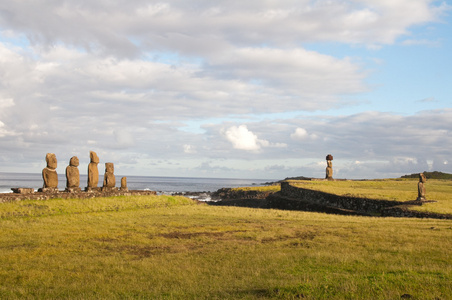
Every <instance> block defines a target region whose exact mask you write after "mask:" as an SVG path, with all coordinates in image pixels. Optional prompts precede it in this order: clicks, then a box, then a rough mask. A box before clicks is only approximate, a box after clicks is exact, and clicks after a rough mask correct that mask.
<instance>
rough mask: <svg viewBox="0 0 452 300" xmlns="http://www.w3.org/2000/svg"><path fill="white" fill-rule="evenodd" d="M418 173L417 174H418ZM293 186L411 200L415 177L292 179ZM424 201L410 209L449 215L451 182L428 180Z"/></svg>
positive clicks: (332, 192) (370, 196)
mask: <svg viewBox="0 0 452 300" xmlns="http://www.w3.org/2000/svg"><path fill="white" fill-rule="evenodd" d="M418 176H419V175H418ZM291 183H292V185H295V186H300V187H303V188H307V189H313V190H319V191H322V192H326V193H331V194H336V195H341V196H352V197H362V198H369V199H383V200H394V201H410V200H416V198H417V180H414V179H381V180H360V181H354V180H353V181H352V180H348V181H303V180H293V181H291ZM425 186H426V190H427V195H426V198H427V200H433V201H435V202H433V203H424V204H423V205H422V206H412V207H411V208H410V209H413V210H419V211H429V212H435V213H443V214H452V182H451V181H448V180H436V179H430V180H427V182H426V184H425Z"/></svg>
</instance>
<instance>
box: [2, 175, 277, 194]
mask: <svg viewBox="0 0 452 300" xmlns="http://www.w3.org/2000/svg"><path fill="white" fill-rule="evenodd" d="M115 177H116V186H117V187H119V186H121V177H123V176H120V175H115ZM125 177H127V187H128V188H129V189H130V190H151V191H157V192H158V193H159V194H172V193H182V192H215V191H216V190H218V189H220V188H229V187H242V186H252V185H263V184H265V183H266V182H268V181H272V180H268V179H236V178H198V177H158V176H125ZM87 181H88V179H87V175H83V174H81V175H80V187H81V188H82V190H83V189H84V188H85V187H86V183H87ZM275 181H276V180H275ZM102 182H103V175H100V176H99V186H102ZM42 185H43V180H42V175H41V174H34V173H2V172H0V193H11V192H12V191H11V188H16V187H24V188H34V189H35V190H38V188H40V187H42ZM65 188H66V176H65V175H64V174H58V189H59V190H64V189H65Z"/></svg>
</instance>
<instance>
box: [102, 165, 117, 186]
mask: <svg viewBox="0 0 452 300" xmlns="http://www.w3.org/2000/svg"><path fill="white" fill-rule="evenodd" d="M114 172H115V167H114V165H113V163H111V162H110V163H105V175H104V185H103V187H104V188H114V187H115V185H116V178H115V174H114Z"/></svg>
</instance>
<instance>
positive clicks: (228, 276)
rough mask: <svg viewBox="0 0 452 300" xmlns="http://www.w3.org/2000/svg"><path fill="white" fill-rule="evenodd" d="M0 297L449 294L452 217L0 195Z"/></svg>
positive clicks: (385, 296)
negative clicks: (11, 199) (0, 200)
mask: <svg viewBox="0 0 452 300" xmlns="http://www.w3.org/2000/svg"><path fill="white" fill-rule="evenodd" d="M0 216H1V219H0V228H1V234H0V253H1V255H0V266H1V267H0V298H1V299H24V298H25V299H27V298H33V299H35V298H37V299H135V298H139V299H262V298H274V299H298V298H301V297H304V298H306V299H400V298H401V296H402V295H411V296H412V297H413V298H412V299H451V296H450V295H452V286H451V284H450V282H451V281H452V257H451V254H450V253H451V251H450V249H451V248H452V221H450V220H433V219H396V218H367V217H351V216H336V215H326V214H318V213H308V212H295V211H278V210H258V209H249V208H238V207H219V206H208V205H204V204H197V203H196V202H193V201H191V200H189V199H187V198H183V197H169V196H141V197H117V198H100V199H85V200H80V199H78V200H77V199H76V200H61V199H54V200H47V201H22V202H15V203H4V204H0Z"/></svg>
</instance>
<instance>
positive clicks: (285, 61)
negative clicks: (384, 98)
mask: <svg viewBox="0 0 452 300" xmlns="http://www.w3.org/2000/svg"><path fill="white" fill-rule="evenodd" d="M449 9H450V7H449V6H448V5H447V4H444V3H439V2H435V1H430V0H420V1H408V0H397V1H377V0H364V1H308V0H302V1H292V0H281V1H277V2H275V1H267V2H262V1H259V0H250V1H245V2H240V3H238V2H233V1H232V2H231V1H224V0H221V1H214V2H213V1H179V0H178V1H171V2H168V1H162V2H159V3H149V1H144V0H139V1H132V2H124V1H110V2H108V3H106V2H105V3H101V2H96V1H84V2H80V1H78V2H77V1H60V2H58V1H57V2H55V1H45V0H38V1H32V2H29V1H28V2H21V1H3V2H1V3H0V28H1V31H0V142H1V145H2V147H1V148H2V149H1V153H0V159H1V160H2V162H3V164H2V170H6V171H8V170H24V171H33V172H36V171H37V172H40V170H41V169H42V164H43V157H44V156H45V153H47V152H55V153H57V157H58V159H59V160H61V161H65V162H66V161H68V160H69V158H70V157H71V156H73V155H78V156H80V159H81V164H85V163H87V162H86V160H87V155H86V154H87V153H89V150H95V151H97V152H98V154H99V156H100V157H101V160H104V159H105V160H107V159H108V160H110V161H115V162H117V163H118V166H121V162H123V163H122V166H123V167H127V168H128V169H127V170H130V172H131V173H133V171H134V170H135V171H136V172H137V173H140V174H146V175H149V173H152V172H154V173H153V174H152V175H158V174H155V172H157V171H158V172H165V168H170V167H168V166H172V167H174V168H173V169H168V170H170V171H171V172H174V173H175V174H179V172H185V171H184V170H187V171H186V172H190V170H191V172H192V173H191V175H196V174H197V172H198V171H199V169H195V167H193V165H194V163H193V162H192V161H196V165H202V163H203V162H204V160H207V161H215V163H212V166H217V165H218V166H220V163H219V161H221V162H222V164H223V165H226V166H227V167H228V168H229V169H223V170H221V171H223V172H224V174H226V173H227V174H233V175H234V176H237V174H239V175H240V174H243V175H244V174H245V173H244V172H245V171H244V168H243V167H242V165H243V161H245V160H250V154H252V157H253V159H252V160H253V161H258V162H259V163H258V164H259V166H252V167H249V168H247V170H256V171H247V172H248V173H246V174H250V175H249V176H251V174H253V176H254V175H256V174H257V175H259V174H263V173H265V168H266V167H268V168H267V171H268V172H270V170H271V172H273V174H277V172H280V174H283V173H284V172H289V173H291V174H293V175H297V174H296V173H297V172H298V170H299V171H300V172H307V173H309V172H314V174H315V172H317V171H316V170H317V169H316V168H318V166H311V165H309V166H306V167H297V166H295V167H294V166H293V165H296V164H298V161H296V162H294V160H298V159H301V160H303V159H311V160H315V161H317V160H318V157H319V156H321V157H322V159H323V157H324V156H325V155H326V154H327V153H330V152H332V153H333V154H334V155H335V162H336V157H338V161H340V160H341V159H343V160H351V161H356V160H359V161H361V162H362V164H360V165H367V166H368V165H369V164H367V163H368V162H369V161H371V160H372V161H378V162H380V163H378V164H376V165H375V166H377V165H378V166H381V165H382V163H381V162H385V163H387V165H385V167H382V169H381V170H385V171H381V172H382V174H383V172H386V171H389V170H390V168H391V167H394V169H397V168H398V167H397V166H402V167H400V170H401V169H402V168H403V166H408V165H409V164H403V163H401V162H398V161H397V162H394V161H392V160H391V159H392V158H393V157H410V158H415V159H416V162H417V163H416V164H414V165H415V166H420V165H421V164H422V163H421V162H422V161H424V160H426V159H428V160H429V161H433V164H432V165H433V166H436V165H438V166H439V167H441V168H443V169H447V168H450V167H449V166H450V164H449V165H447V164H444V161H447V159H448V153H447V150H445V149H450V146H451V145H450V132H451V129H450V126H448V124H449V123H450V122H449V121H448V120H450V117H451V115H450V111H449V110H444V111H443V112H439V111H430V112H422V113H420V114H418V115H416V116H414V117H410V116H402V115H397V114H388V113H378V112H361V113H357V114H353V115H350V114H347V113H345V114H344V115H339V114H336V113H335V112H334V111H333V110H334V109H335V108H344V107H347V106H348V105H349V104H350V103H351V102H353V103H358V104H359V103H363V101H365V100H364V98H366V95H365V94H364V95H363V93H366V92H368V91H370V89H373V88H375V87H374V86H369V82H371V80H370V79H371V78H370V76H371V75H372V72H373V71H374V70H370V69H369V66H368V65H366V59H367V58H366V57H369V56H371V57H372V58H374V57H376V56H378V55H374V53H377V52H376V51H373V52H372V54H371V55H368V53H365V55H364V56H361V54H362V53H359V52H358V51H356V52H355V51H350V52H349V53H347V52H342V50H339V51H338V52H337V53H336V51H335V50H334V49H335V48H338V49H339V48H340V49H344V48H347V49H348V47H350V46H351V47H356V48H355V49H367V48H374V49H379V48H382V47H385V45H388V44H393V43H396V42H397V41H400V43H402V44H403V43H404V42H403V41H405V44H406V43H408V44H409V43H411V44H412V43H413V42H412V41H423V39H422V37H418V36H416V35H415V34H413V32H410V31H411V30H412V29H413V28H415V26H418V27H419V26H423V25H424V24H432V23H433V22H439V21H441V17H442V15H443V14H444V13H445V12H446V11H448V10H449ZM432 39H433V40H436V39H435V38H434V37H432ZM437 40H441V39H437ZM330 46H331V47H330ZM342 47H344V48H342ZM325 49H326V50H325ZM322 50H323V51H322ZM375 59H377V60H378V59H379V58H378V57H376V58H375ZM379 66H384V63H383V64H381V65H379ZM433 96H434V97H435V98H433ZM433 96H432V99H439V97H438V96H437V95H433ZM361 99H363V100H361ZM438 101H439V100H438ZM442 102H444V101H439V103H442ZM358 110H359V108H358ZM285 112H291V114H290V116H289V115H285V114H283V113H285ZM294 112H297V113H299V114H300V115H302V117H298V116H297V117H295V116H293V115H294V114H295V113H294ZM322 112H323V113H322ZM342 112H343V111H342ZM327 114H330V115H327ZM191 123H194V124H200V125H199V126H200V130H197V131H196V130H190V131H187V124H191ZM235 124H241V125H235ZM224 128H225V129H224ZM393 128H397V130H393ZM301 142H302V143H301ZM231 145H232V147H231ZM233 149H235V150H242V151H233ZM401 153H402V154H401ZM187 157H189V159H187ZM131 158H133V159H131ZM157 161H163V162H171V164H169V163H161V164H158V165H159V166H160V169H154V168H153V167H151V168H148V166H154V165H153V164H155V162H157ZM179 161H180V163H179V164H177V162H179ZM230 161H233V162H234V163H233V164H231V163H229V162H230ZM389 161H391V163H389ZM126 162H127V163H126ZM303 163H306V161H303ZM300 164H302V162H300ZM126 165H127V166H126ZM175 166H177V167H175ZM204 166H207V165H204ZM386 166H387V168H386ZM63 167H64V166H63ZM347 168H348V170H351V167H350V168H349V167H347V166H341V172H343V174H346V173H344V172H346V171H345V170H347ZM83 169H86V168H85V167H83ZM323 169H324V168H323V167H322V168H320V170H321V171H320V172H321V173H322V172H323ZM278 170H279V171H278ZM355 170H358V169H355ZM362 170H364V169H362ZM369 170H370V169H369ZM397 170H399V169H397ZM170 171H167V172H166V173H165V175H169V173H168V172H170ZM205 171H206V172H207V171H208V169H207V168H206V169H205ZM367 171H368V170H367ZM367 171H366V172H367ZM294 173H295V174H294ZM187 174H188V173H187ZM307 175H309V174H307Z"/></svg>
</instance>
